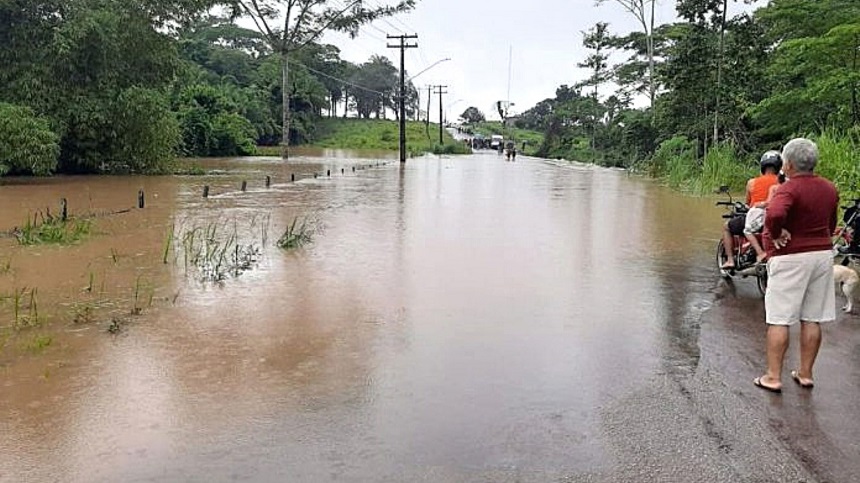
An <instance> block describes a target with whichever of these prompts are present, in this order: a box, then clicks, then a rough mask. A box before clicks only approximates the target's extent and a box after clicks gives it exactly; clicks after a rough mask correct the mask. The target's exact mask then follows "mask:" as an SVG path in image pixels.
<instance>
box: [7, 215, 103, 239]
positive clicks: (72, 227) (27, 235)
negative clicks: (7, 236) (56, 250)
mask: <svg viewBox="0 0 860 483" xmlns="http://www.w3.org/2000/svg"><path fill="white" fill-rule="evenodd" d="M40 216H41V218H42V220H41V223H40V222H39V217H40ZM92 225H93V224H92V221H90V220H88V219H85V218H80V219H78V218H70V219H68V220H66V221H63V220H61V219H60V218H57V217H54V216H51V215H50V214H48V215H43V214H40V213H37V214H36V215H35V216H34V217H33V219H32V220H30V219H29V218H27V221H26V222H25V223H24V226H23V227H21V228H18V229H16V230H15V231H14V233H15V238H16V239H17V240H18V243H19V244H21V245H42V244H58V245H71V244H73V243H77V242H79V241H81V240H82V239H84V238H86V237H87V236H88V235H89V234H90V231H91V230H92Z"/></svg>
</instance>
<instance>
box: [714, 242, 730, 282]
mask: <svg viewBox="0 0 860 483" xmlns="http://www.w3.org/2000/svg"><path fill="white" fill-rule="evenodd" d="M727 261H729V257H728V255H726V246H725V244H724V243H723V241H722V240H720V241H719V242H718V243H717V270H719V272H720V275H721V276H722V277H723V278H725V279H730V278H732V276H731V274H730V273H729V272H728V270H726V269H724V268H723V264H724V263H726V262H727Z"/></svg>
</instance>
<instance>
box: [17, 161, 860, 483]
mask: <svg viewBox="0 0 860 483" xmlns="http://www.w3.org/2000/svg"><path fill="white" fill-rule="evenodd" d="M314 154H322V155H323V157H318V156H315V157H310V156H309V157H306V158H300V159H297V160H294V161H291V162H290V163H287V164H284V163H281V162H280V161H277V160H273V159H265V158H256V159H255V158H251V159H243V160H224V161H216V162H209V161H207V163H210V164H211V165H207V168H210V169H219V170H223V173H222V174H219V175H217V176H212V175H207V176H193V177H192V176H189V177H160V178H91V177H83V178H56V179H51V180H31V181H27V182H13V183H11V184H6V185H2V186H0V230H7V231H8V230H10V229H11V228H12V227H14V226H20V223H21V221H20V220H21V219H23V218H26V216H28V214H30V216H31V215H32V212H35V211H37V210H40V209H43V208H44V207H45V206H48V205H51V206H53V205H56V202H57V200H58V199H59V198H60V197H66V198H68V200H69V204H70V206H71V207H72V211H73V212H75V209H76V207H80V206H83V207H85V210H84V211H86V212H89V213H103V214H104V216H99V217H97V218H95V221H94V233H93V234H92V235H91V236H90V237H89V238H88V239H87V240H86V241H84V242H82V243H81V244H79V245H76V246H72V247H45V246H37V247H19V246H17V244H15V242H14V240H12V239H9V238H5V239H3V238H0V247H2V252H0V266H2V264H3V262H4V261H5V260H9V262H8V266H9V268H8V269H7V270H4V271H3V273H2V274H0V293H3V294H10V293H15V292H17V291H19V290H21V289H22V288H24V287H29V288H33V287H38V292H37V293H38V297H39V300H41V301H42V302H41V305H42V307H41V308H40V311H39V313H40V315H39V317H40V320H43V323H40V324H39V325H36V326H35V327H32V328H26V329H23V330H22V331H20V332H18V333H15V334H14V335H13V336H11V337H10V335H9V334H10V332H9V331H8V330H7V335H6V339H5V348H4V351H3V352H2V353H0V418H2V419H0V481H3V482H6V481H9V482H19V481H64V482H94V481H97V482H102V481H104V482H114V481H171V482H172V481H392V482H394V481H397V482H399V481H432V482H438V481H452V482H460V481H482V482H483V481H536V482H543V481H571V482H572V481H607V482H608V481H691V482H693V481H725V482H736V481H852V480H853V479H855V475H857V474H860V458H858V456H860V450H858V443H857V441H858V440H860V418H857V415H858V409H857V408H856V401H857V400H858V396H860V394H858V393H860V384H858V379H860V377H858V376H860V351H858V348H860V318H852V317H844V318H843V319H842V320H841V322H840V323H839V324H837V325H834V326H832V327H828V328H827V330H826V331H825V341H824V346H823V348H822V352H821V355H820V359H819V361H820V362H819V365H818V366H817V370H818V371H819V373H818V374H817V378H816V388H815V390H814V392H808V391H807V392H804V391H801V390H799V389H796V388H794V387H792V385H791V384H790V381H786V382H787V384H786V390H785V391H784V394H783V395H782V396H773V395H770V394H766V393H763V391H760V390H757V389H756V388H754V387H753V386H752V378H753V377H755V376H757V375H759V372H760V371H761V370H762V367H763V362H764V360H763V338H764V326H763V322H762V320H763V308H762V302H761V299H760V298H759V296H758V294H757V291H756V288H755V283H754V281H752V280H749V281H744V280H739V281H737V282H736V284H735V285H734V286H729V285H726V284H725V283H724V282H722V281H720V280H719V279H718V277H717V276H716V273H715V270H714V269H713V266H712V265H713V263H714V262H713V247H714V245H715V242H716V238H717V236H718V234H719V226H720V222H721V219H720V217H719V215H720V211H719V210H718V209H716V208H715V207H714V206H713V200H711V199H695V198H687V197H683V196H680V195H678V194H676V193H672V192H670V191H668V190H666V189H663V188H661V187H659V186H657V185H656V184H654V183H653V182H649V181H647V180H643V179H638V178H633V177H629V176H628V175H627V174H626V173H624V172H620V171H611V170H604V169H597V168H593V167H589V166H580V165H569V164H567V163H564V164H563V165H555V164H551V163H547V162H545V161H541V160H534V159H528V158H525V159H518V160H517V162H516V163H506V162H504V161H503V160H502V159H501V158H499V157H498V156H497V155H495V154H477V155H473V156H466V157H455V158H441V159H439V158H435V157H434V158H421V159H414V160H410V161H409V162H408V163H407V165H406V167H405V169H401V168H400V166H399V165H398V163H396V162H394V163H391V164H384V162H387V161H389V160H384V161H383V162H379V159H376V160H373V161H371V160H359V159H354V158H352V157H349V156H345V157H337V156H333V155H332V153H314ZM376 164H380V165H379V166H376ZM353 167H356V168H357V169H356V170H355V172H353V171H352V168H353ZM341 170H343V172H341ZM328 171H331V174H332V175H331V177H328V176H327V174H328ZM293 174H296V175H297V182H295V183H293V182H290V178H291V175H293ZM314 174H316V175H317V177H314ZM265 176H270V177H271V179H272V186H271V187H269V188H266V187H265V185H264V184H263V183H264V181H263V179H264V178H265ZM243 180H249V184H248V190H247V192H241V191H240V189H239V186H240V183H241V181H243ZM204 185H209V186H211V195H210V197H209V198H208V199H204V198H203V197H202V191H203V186H204ZM139 189H144V191H145V192H146V194H147V205H146V208H145V209H143V210H139V209H131V211H128V212H125V213H118V214H107V213H109V212H116V211H122V210H123V209H128V208H130V207H133V206H134V205H135V203H136V199H137V198H136V197H137V192H138V190H139ZM297 217H298V218H299V219H309V220H311V223H312V225H313V227H314V230H315V233H314V235H313V241H312V242H311V243H310V244H308V245H306V246H304V247H302V248H299V249H296V250H291V251H283V250H280V249H278V248H276V247H274V241H275V240H276V239H277V238H278V237H279V236H280V234H281V233H283V231H284V229H285V228H286V227H287V226H288V225H290V224H291V222H292V221H293V220H294V219H296V218H297ZM211 227H218V229H219V230H221V232H222V233H223V232H226V233H227V237H228V238H229V236H230V234H231V233H232V234H233V235H235V236H236V237H237V238H238V239H239V240H240V245H242V246H254V247H255V248H258V249H259V252H260V253H259V255H258V256H257V257H255V259H254V263H253V266H252V267H250V269H248V270H246V271H243V272H242V273H241V274H239V275H238V276H227V277H226V278H225V279H224V280H222V281H211V280H206V279H205V278H201V277H200V276H199V275H200V271H198V270H195V267H194V266H193V263H192V264H191V265H192V266H191V267H189V263H188V261H187V260H188V256H187V255H188V253H186V252H187V251H188V250H189V245H188V244H187V243H180V242H179V241H178V240H185V241H186V242H187V240H188V238H187V237H185V236H184V235H183V234H187V233H189V232H191V231H194V230H195V229H200V230H206V229H207V228H211ZM231 230H232V232H231ZM166 247H167V248H166ZM165 261H166V263H165ZM11 305H13V303H12V302H11V301H10V300H9V297H6V298H5V302H4V303H3V304H2V305H0V317H2V319H0V320H3V322H0V326H5V325H7V324H11V323H12V322H8V323H7V322H6V321H9V320H13V321H14V316H13V315H12V312H13V307H11ZM88 307H89V308H88ZM136 309H137V310H136ZM82 314H83V315H82ZM87 314H89V315H87ZM76 319H77V322H75V320H76ZM82 319H83V320H82ZM112 325H114V326H116V327H117V330H116V332H117V333H116V334H110V333H108V332H107V329H109V328H111V326H112ZM40 334H41V335H40ZM38 337H50V338H51V339H50V340H51V342H50V344H48V345H47V347H44V348H39V347H38V344H36V342H37V341H38V340H40V339H38ZM793 337H794V339H793V340H792V342H793V343H794V344H796V342H797V341H796V334H793ZM41 340H44V339H41ZM43 345H44V344H43ZM796 362H797V361H796V357H795V354H794V353H792V354H791V356H790V357H789V358H788V364H789V366H790V365H791V364H796Z"/></svg>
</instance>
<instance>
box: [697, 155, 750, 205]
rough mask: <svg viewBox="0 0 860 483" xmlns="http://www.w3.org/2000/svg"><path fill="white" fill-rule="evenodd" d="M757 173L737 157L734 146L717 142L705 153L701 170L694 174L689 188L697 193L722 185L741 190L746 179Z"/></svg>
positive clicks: (711, 190) (708, 191) (712, 190)
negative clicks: (717, 143)
mask: <svg viewBox="0 0 860 483" xmlns="http://www.w3.org/2000/svg"><path fill="white" fill-rule="evenodd" d="M757 174H758V172H756V170H755V168H754V167H753V165H751V164H744V163H743V162H742V161H741V160H740V159H739V158H738V155H737V152H736V150H735V148H734V147H732V146H730V145H728V144H719V145H717V146H714V147H712V148H711V149H710V150H709V151H708V153H707V154H706V155H705V159H704V160H703V161H702V167H701V171H700V172H698V173H697V174H696V176H695V178H694V179H693V180H692V183H691V186H690V187H689V188H690V189H691V190H692V191H694V192H695V193H698V194H704V193H713V192H714V191H715V190H716V189H717V188H719V187H720V186H722V185H728V186H730V187H731V188H732V189H733V190H742V189H744V186H745V185H746V182H747V180H749V179H750V178H751V177H753V176H756V175H757Z"/></svg>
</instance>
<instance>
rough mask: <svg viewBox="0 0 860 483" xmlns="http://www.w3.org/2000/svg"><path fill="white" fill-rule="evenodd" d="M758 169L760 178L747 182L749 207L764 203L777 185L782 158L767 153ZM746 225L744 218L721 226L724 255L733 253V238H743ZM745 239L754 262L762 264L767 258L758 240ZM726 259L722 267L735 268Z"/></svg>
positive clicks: (733, 219)
mask: <svg viewBox="0 0 860 483" xmlns="http://www.w3.org/2000/svg"><path fill="white" fill-rule="evenodd" d="M759 167H760V168H761V176H758V177H756V178H753V179H751V180H749V181H747V187H746V202H747V206H749V207H754V206H756V205H757V204H759V203H762V202H766V201H767V199H768V194H769V192H770V188H771V187H772V186H774V185H776V184H778V183H779V181H778V179H777V173H779V170H780V169H782V157H781V156H780V154H779V152H778V151H768V152H766V153H764V154H763V155H762V157H761V159H760V160H759ZM755 216H758V215H755ZM746 225H747V218H746V217H744V216H739V217H736V218H732V219H731V220H729V221H727V222H726V223H725V225H723V245H725V249H726V253H729V254H730V253H734V237H736V236H745V235H746V233H745V231H746V230H745V228H746ZM759 229H760V228H759ZM747 239H749V240H750V243H751V244H752V246H753V248H754V249H755V251H756V260H757V261H759V262H763V261H764V260H765V259H766V258H767V254H766V253H765V251H764V250H763V249H762V247H761V244H760V243H759V241H758V239H756V238H755V236H751V237H747ZM728 258H729V259H728V260H726V263H724V264H723V266H722V268H723V269H725V270H731V269H733V268H735V260H734V257H732V256H729V257H728Z"/></svg>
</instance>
